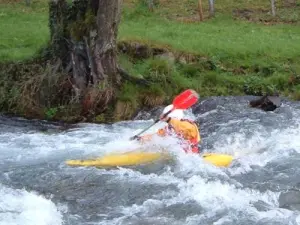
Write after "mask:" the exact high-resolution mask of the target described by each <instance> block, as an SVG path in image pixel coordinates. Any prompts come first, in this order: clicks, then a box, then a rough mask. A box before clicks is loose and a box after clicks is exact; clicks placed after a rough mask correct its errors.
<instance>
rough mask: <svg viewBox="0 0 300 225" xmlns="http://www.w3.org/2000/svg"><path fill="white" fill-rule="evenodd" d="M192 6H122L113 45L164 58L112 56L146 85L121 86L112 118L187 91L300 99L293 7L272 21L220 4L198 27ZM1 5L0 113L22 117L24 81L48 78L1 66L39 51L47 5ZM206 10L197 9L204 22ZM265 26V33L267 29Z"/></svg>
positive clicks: (254, 6) (57, 109) (298, 36)
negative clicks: (150, 50) (145, 49)
mask: <svg viewBox="0 0 300 225" xmlns="http://www.w3.org/2000/svg"><path fill="white" fill-rule="evenodd" d="M196 3H197V2H196V1H192V0H185V1H177V0H174V1H172V2H170V1H163V0H161V1H160V5H158V6H157V7H156V8H155V11H154V12H149V11H148V10H147V8H146V7H145V5H143V4H137V1H125V4H124V9H123V17H122V20H121V24H120V28H119V37H118V39H119V42H127V43H139V44H142V45H148V46H151V47H155V48H160V49H164V50H165V53H164V54H163V55H158V56H154V57H148V58H143V59H141V58H135V57H133V55H132V54H120V55H119V62H120V64H121V65H122V66H123V68H125V69H126V70H127V71H128V72H129V73H130V74H131V75H133V76H136V77H143V78H145V79H146V80H148V81H150V82H151V85H150V87H142V86H141V87H140V86H137V85H135V84H132V83H129V82H125V83H124V84H123V87H122V88H121V89H120V90H119V93H118V101H117V104H116V106H115V109H114V111H113V112H111V113H110V116H111V117H114V118H117V119H128V118H130V116H131V115H132V114H133V113H134V111H135V110H136V109H137V108H140V107H142V106H147V107H152V106H155V105H159V104H163V103H165V102H166V101H169V100H170V98H172V96H174V95H175V94H177V93H178V92H179V91H181V90H183V89H185V88H193V89H195V90H197V91H198V92H199V93H200V95H201V96H211V95H244V94H253V95H261V94H264V93H266V92H269V93H273V92H279V93H281V94H282V95H286V96H290V97H293V98H295V99H300V64H299V62H300V45H299V43H300V26H299V20H300V18H299V16H298V13H297V12H300V10H299V8H300V6H297V7H294V8H290V7H285V8H284V7H278V11H277V12H278V16H277V17H276V18H272V17H270V15H269V14H268V13H266V10H268V7H269V5H268V4H266V3H265V2H263V3H261V2H260V1H254V0H251V1H247V2H244V1H241V2H240V3H236V1H233V0H226V1H224V2H222V3H218V4H216V17H215V18H212V19H208V18H207V17H206V18H205V22H202V23H199V22H198V21H197V18H198V17H197V8H196V6H197V4H196ZM0 4H1V5H0V6H1V7H0V19H1V23H0V62H2V66H1V69H2V71H1V72H0V79H1V86H0V93H1V96H2V100H1V101H0V109H1V110H6V111H7V110H8V111H13V112H16V113H20V112H21V113H22V114H24V113H25V112H24V108H23V109H20V108H18V107H17V106H18V103H17V102H18V101H20V97H22V96H21V95H23V96H24V90H23V89H22V88H24V82H25V81H28V80H29V78H31V77H32V76H36V77H39V78H38V79H37V80H40V82H44V83H45V81H46V80H45V79H48V78H47V77H48V76H46V75H45V73H44V72H43V71H42V68H40V67H39V68H38V69H36V71H37V72H36V74H34V73H33V72H32V71H28V70H26V69H24V68H25V67H26V65H25V66H24V65H21V66H20V65H19V66H17V67H16V68H19V69H20V70H21V72H22V73H24V76H23V77H22V74H21V75H20V74H18V72H16V71H14V69H12V68H13V67H14V66H12V65H11V64H10V65H11V66H10V67H7V66H5V62H8V61H10V62H16V61H24V60H26V59H30V58H31V57H33V56H34V55H35V54H36V53H37V52H38V51H39V50H40V48H41V47H43V46H45V45H46V43H47V41H48V40H49V29H48V8H47V2H44V1H39V0H36V1H33V2H32V4H31V6H30V7H27V6H25V3H24V2H23V1H15V2H14V3H12V2H10V1H8V2H6V3H0ZM207 7H208V6H207V5H205V4H204V12H205V16H207ZM244 9H248V11H249V10H250V11H251V13H250V14H251V15H250V17H249V18H248V17H247V18H248V19H245V18H244V14H243V12H244V11H243V10H244ZM237 18H238V19H237ZM253 21H257V22H258V23H256V22H253ZM266 21H268V24H270V23H271V24H272V26H268V25H266ZM278 22H279V24H275V23H278ZM3 63H4V64H3ZM28 68H31V67H28ZM34 68H37V67H33V69H34ZM30 70H31V69H30ZM19 72H20V71H19ZM12 74H13V76H12ZM16 74H17V75H16ZM16 76H17V77H18V78H16ZM53 80H59V78H55V79H53ZM34 82H35V81H34V80H33V82H32V83H34ZM47 82H48V81H47ZM47 82H46V83H47ZM51 82H52V81H51ZM53 82H54V81H53ZM48 83H49V82H48ZM53 85H54V84H53ZM28 86H29V85H27V86H26V87H28ZM21 89H22V90H21ZM48 89H49V90H50V89H51V88H50V87H48ZM57 90H60V89H59V87H57ZM25 92H26V90H25ZM22 93H23V94H22ZM23 104H24V103H23ZM36 104H38V103H36ZM36 104H35V106H36ZM25 105H26V104H25ZM67 107H68V106H62V105H51V104H50V105H49V104H48V105H47V107H46V108H45V109H42V110H41V111H42V113H41V114H44V115H45V117H46V118H50V119H51V118H57V119H58V118H60V117H61V116H60V115H64V116H66V115H67V116H71V114H72V113H67V114H66V113H64V112H66V111H68V110H66V108H67ZM124 108H125V109H126V110H124ZM96 118H97V120H98V121H103V120H106V119H107V117H106V115H98V116H97V115H96ZM64 119H65V118H64Z"/></svg>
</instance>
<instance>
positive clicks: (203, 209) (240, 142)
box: [0, 111, 300, 225]
mask: <svg viewBox="0 0 300 225" xmlns="http://www.w3.org/2000/svg"><path fill="white" fill-rule="evenodd" d="M213 113H217V111H216V112H213ZM207 115H209V114H207ZM202 116H203V117H204V118H205V116H206V115H202ZM150 123H151V121H135V122H128V123H119V124H114V125H113V126H103V125H91V124H81V125H80V127H79V128H76V129H73V130H69V131H68V132H63V133H56V134H46V133H36V132H29V133H2V134H0V152H1V154H0V166H1V165H2V166H4V167H5V166H7V165H10V168H11V171H10V172H6V179H7V180H8V181H9V180H10V179H11V177H10V176H11V174H13V173H14V169H15V168H18V166H20V165H22V166H24V165H34V164H36V163H41V162H44V163H46V164H47V163H48V162H49V161H55V162H59V167H58V169H59V170H60V171H61V172H62V173H65V174H76V173H79V171H84V170H87V171H88V172H87V173H93V174H96V175H97V176H104V175H110V177H111V179H110V180H109V182H110V183H112V184H119V185H121V186H122V185H123V184H124V183H126V184H130V185H133V187H134V186H135V185H137V186H138V185H141V184H142V185H158V186H162V187H165V188H163V189H160V190H159V191H158V192H157V193H155V194H154V195H152V196H151V198H148V199H143V200H141V201H139V203H133V204H130V205H122V204H120V205H118V206H117V207H112V208H111V209H110V212H109V213H103V214H102V212H101V211H98V214H99V215H100V216H101V218H102V219H101V220H100V219H99V220H98V221H93V222H89V223H86V224H102V225H113V224H116V225H117V224H118V225H119V224H143V223H144V222H145V221H148V222H149V223H148V224H188V225H193V224H201V223H203V224H215V225H217V224H236V223H237V221H239V220H242V221H248V220H250V221H251V224H254V223H256V222H269V221H271V222H273V223H275V222H279V223H280V224H300V219H299V218H300V217H299V215H300V214H299V213H298V212H297V211H295V212H294V211H291V210H288V209H283V208H280V207H279V203H278V197H279V194H280V193H281V192H282V191H284V190H279V191H271V190H268V191H260V190H257V189H252V188H248V187H245V186H244V184H243V183H241V182H239V181H237V180H235V179H234V177H232V176H236V175H239V176H243V174H247V173H249V172H251V171H252V170H253V166H259V167H261V168H264V167H265V166H266V165H268V163H270V162H273V163H274V162H275V163H276V162H282V161H285V160H286V161H288V160H289V159H290V157H291V154H293V153H295V152H296V153H300V139H299V136H300V129H299V123H297V122H295V123H294V127H289V128H288V129H280V128H276V129H274V130H273V131H271V132H269V131H268V130H266V129H265V128H264V126H263V125H259V124H258V123H257V122H256V121H255V120H251V119H249V120H239V119H236V120H233V121H224V122H223V123H219V128H218V130H217V131H216V132H215V133H212V134H211V136H210V137H209V138H210V139H214V140H215V142H214V145H213V147H212V148H211V149H210V151H212V152H223V153H230V154H233V155H235V156H236V157H237V160H236V162H235V166H234V167H232V168H217V167H215V166H213V165H211V164H208V163H205V162H204V161H203V160H202V159H201V158H200V157H199V156H195V155H186V154H184V153H183V152H182V151H181V150H180V148H179V146H176V145H175V142H174V140H173V139H172V138H169V139H167V140H166V139H162V138H156V139H155V140H154V144H157V145H160V146H165V147H166V146H169V147H170V146H171V151H172V152H173V153H174V154H175V155H176V156H177V164H176V166H175V167H171V166H167V167H166V168H165V169H164V170H163V171H161V172H160V173H158V174H157V173H143V172H141V171H138V170H134V169H129V168H119V169H116V170H104V169H84V168H68V167H66V166H65V165H64V163H63V162H64V160H66V159H70V158H87V157H91V156H99V155H102V154H105V153H108V152H112V151H114V152H122V151H130V150H133V149H136V148H140V147H141V146H140V145H139V144H138V143H136V142H132V141H128V138H129V137H130V136H132V135H134V134H135V133H137V132H139V131H140V130H141V129H143V128H144V127H146V126H148V125H149V124H150ZM247 124H248V125H247ZM229 126H236V132H232V133H231V134H230V135H228V134H226V132H225V131H226V129H227V128H228V127H229ZM155 128H157V127H155ZM155 128H153V129H152V131H153V130H155ZM223 131H224V132H223ZM249 132H250V133H251V135H249ZM203 141H205V139H204V140H203ZM152 144H153V143H152ZM147 146H148V147H149V146H150V145H146V146H144V147H145V148H147ZM298 172H299V170H298ZM257 176H259V174H257ZM0 181H1V180H0ZM1 183H2V182H1ZM1 183H0V224H1V225H2V224H3V225H4V224H5V225H6V224H7V225H10V224H24V225H27V224H28V225H29V224H30V225H33V224H39V225H50V224H51V225H52V224H53V225H54V224H63V216H62V215H63V214H64V213H65V214H68V212H66V211H64V210H65V209H64V208H61V207H59V204H58V203H57V204H55V203H53V201H52V200H51V199H48V198H46V197H43V196H42V195H41V194H38V193H35V192H31V191H26V190H24V189H22V190H20V189H14V188H12V187H7V186H4V185H1ZM8 183H9V182H8ZM36 191H39V190H38V188H37V190H36ZM99 194H101V193H95V198H96V197H97V195H99ZM110 194H112V195H114V192H113V190H112V192H111V193H110ZM115 194H118V193H115ZM74 195H76V193H74ZM259 202H262V203H263V206H264V207H263V208H264V209H263V210H261V209H259V208H258V207H257V206H256V204H259ZM101 204H105V203H101ZM185 204H191V206H190V207H195V209H196V212H193V213H189V214H188V215H186V216H179V218H174V215H173V214H172V213H170V212H169V211H171V212H172V211H173V210H175V209H176V208H177V207H179V209H180V208H182V209H181V210H179V211H178V212H180V213H183V214H184V209H183V208H184V207H185ZM66 205H67V203H66ZM108 207H110V206H108ZM197 207H199V209H197ZM173 208H175V209H173ZM186 210H190V208H188V209H186ZM197 210H198V211H197ZM70 214H72V213H71V212H70ZM93 214H94V213H93ZM114 215H115V216H114ZM220 215H221V216H220ZM73 216H74V215H73ZM67 217H68V216H67ZM262 224H263V223H262ZM271 224H272V223H271Z"/></svg>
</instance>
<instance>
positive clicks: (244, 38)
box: [119, 16, 300, 63]
mask: <svg viewBox="0 0 300 225" xmlns="http://www.w3.org/2000/svg"><path fill="white" fill-rule="evenodd" d="M128 18H130V17H129V16H128ZM119 39H120V40H131V39H138V40H147V41H150V42H156V43H160V44H165V45H169V46H171V47H172V48H174V49H177V50H180V51H185V52H191V53H196V54H201V55H205V56H209V57H214V58H215V59H216V60H221V61H226V62H228V63H229V62H232V61H237V62H239V61H241V60H247V61H248V60H249V61H250V63H251V61H258V59H259V60H263V61H264V59H265V58H268V61H272V60H277V61H278V60H281V59H283V60H287V59H289V58H297V59H299V58H300V53H299V52H300V45H299V43H300V26H298V27H297V26H293V25H274V26H263V25H258V24H253V23H249V22H243V21H234V20H233V19H232V18H228V17H226V16H219V17H217V18H216V19H213V20H210V21H207V22H205V23H196V24H185V23H178V22H174V21H168V20H165V19H162V18H157V17H154V16H144V17H143V18H141V19H139V20H137V19H135V18H132V19H127V18H126V17H125V18H124V20H123V21H122V23H121V26H120V30H119Z"/></svg>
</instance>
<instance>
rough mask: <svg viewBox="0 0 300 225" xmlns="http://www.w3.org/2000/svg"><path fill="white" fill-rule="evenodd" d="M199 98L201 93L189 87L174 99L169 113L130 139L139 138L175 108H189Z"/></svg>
mask: <svg viewBox="0 0 300 225" xmlns="http://www.w3.org/2000/svg"><path fill="white" fill-rule="evenodd" d="M198 99H199V95H198V93H197V92H196V91H194V90H192V89H188V90H186V91H184V92H182V93H181V94H179V95H177V96H176V97H175V98H174V100H173V103H172V104H173V108H172V109H171V110H169V111H168V112H167V113H165V114H164V115H163V116H162V117H161V118H158V119H156V120H155V122H154V123H153V124H151V125H150V126H149V127H147V128H145V129H144V130H142V131H141V132H140V133H138V134H136V135H134V136H133V137H131V138H130V140H134V139H136V138H138V136H139V135H141V134H142V133H144V132H145V131H146V130H148V129H150V128H151V127H152V126H154V125H155V124H156V123H158V122H159V121H160V120H161V119H164V118H166V117H167V116H168V115H169V114H170V113H171V112H172V111H174V110H175V109H188V108H189V107H191V106H192V105H194V104H195V103H196V102H197V101H198Z"/></svg>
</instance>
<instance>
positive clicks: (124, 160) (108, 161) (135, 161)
mask: <svg viewBox="0 0 300 225" xmlns="http://www.w3.org/2000/svg"><path fill="white" fill-rule="evenodd" d="M201 157H202V158H203V160H204V161H206V162H209V163H211V164H213V165H215V166H218V167H228V166H229V165H230V164H231V162H232V161H233V156H231V155H226V154H218V153H205V154H203V155H201ZM170 158H171V156H170V155H169V154H166V153H161V152H143V151H134V152H126V153H122V154H110V155H106V156H103V157H100V158H95V159H82V160H80V159H79V160H67V161H66V164H67V165H68V166H87V167H89V166H94V167H117V166H135V165H142V164H147V163H152V162H154V161H157V160H166V159H170Z"/></svg>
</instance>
